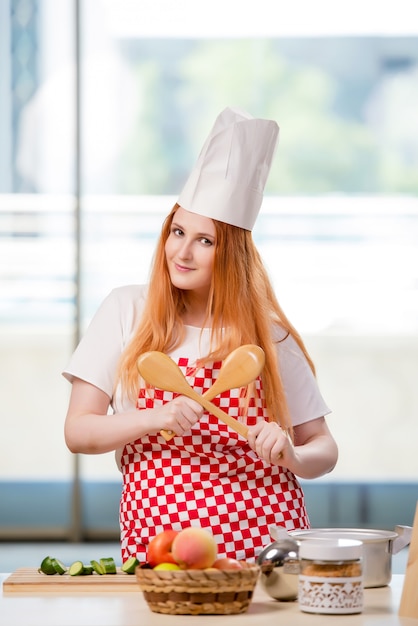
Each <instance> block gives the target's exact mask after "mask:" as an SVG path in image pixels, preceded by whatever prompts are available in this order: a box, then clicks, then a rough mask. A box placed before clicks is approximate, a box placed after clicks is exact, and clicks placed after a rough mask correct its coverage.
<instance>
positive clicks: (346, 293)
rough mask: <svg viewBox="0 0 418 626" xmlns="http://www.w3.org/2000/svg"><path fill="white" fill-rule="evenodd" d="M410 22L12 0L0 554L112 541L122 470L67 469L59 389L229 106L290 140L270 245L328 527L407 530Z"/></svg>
mask: <svg viewBox="0 0 418 626" xmlns="http://www.w3.org/2000/svg"><path fill="white" fill-rule="evenodd" d="M413 4H414V2H413V0H410V1H407V0H397V2H396V3H390V5H388V4H387V3H386V5H382V4H381V3H380V2H377V1H374V0H363V1H362V2H360V1H359V0H351V1H350V2H344V3H341V2H338V3H336V2H333V1H332V0H317V1H315V2H312V1H310V0H306V1H302V0H294V1H293V2H292V3H291V6H289V3H279V2H277V0H257V2H254V1H253V0H239V1H238V0H226V1H225V0H223V1H220V0H211V2H210V3H207V4H203V3H200V2H196V1H193V0H176V2H173V1H172V0H141V1H140V2H139V1H138V0H137V1H135V0H0V398H1V403H0V412H1V413H0V419H1V435H0V540H3V541H18V540H19V541H20V540H22V541H23V540H24V541H28V540H38V541H45V540H47V541H50V540H60V541H69V542H71V541H72V542H76V541H89V540H91V541H103V540H105V541H117V540H118V537H119V528H118V500H119V494H120V487H121V479H120V475H119V472H118V470H117V468H116V465H115V462H114V459H113V455H112V454H109V455H102V456H92V457H87V456H74V455H71V454H70V453H69V452H68V450H67V449H66V446H65V443H64V438H63V423H64V418H65V413H66V408H67V401H68V397H69V384H68V383H67V382H66V381H65V380H64V379H63V378H62V376H61V371H62V370H63V369H64V368H65V366H66V364H67V361H68V359H69V357H70V355H71V353H72V351H73V349H74V347H75V345H76V344H77V342H78V340H79V338H80V337H81V336H82V334H83V332H84V330H85V328H86V325H87V324H88V323H89V320H90V319H91V317H92V315H93V313H94V312H95V310H96V308H97V307H98V305H99V304H100V302H101V301H102V300H103V299H104V297H105V296H106V295H107V294H108V292H109V290H110V289H112V288H113V287H116V286H119V285H123V284H128V283H141V282H146V281H147V277H148V269H149V264H150V260H151V255H152V253H153V250H154V246H155V243H156V239H157V237H158V234H159V228H160V225H161V221H162V219H163V217H165V215H166V214H167V213H168V212H169V210H170V209H171V207H172V205H173V204H174V202H175V200H176V197H177V194H178V193H179V191H180V190H181V188H182V185H183V183H184V182H185V180H186V177H187V175H188V173H189V171H190V169H191V167H192V165H193V164H194V162H195V159H196V158H197V155H198V152H199V150H200V147H201V145H202V143H203V141H204V139H205V138H206V136H207V133H208V132H209V130H210V128H211V126H212V123H213V121H214V119H215V117H216V115H217V114H218V113H219V112H220V111H221V110H222V109H223V108H225V107H226V106H237V107H239V108H242V109H245V110H247V111H248V112H250V113H251V114H252V115H253V116H256V117H267V118H272V119H275V120H277V122H278V124H279V126H280V129H281V131H280V143H279V149H278V151H277V155H276V158H275V162H274V164H273V167H272V171H271V175H270V178H269V181H268V185H267V189H266V197H265V201H264V204H263V207H262V210H261V213H260V217H259V219H258V221H257V224H256V227H255V230H254V238H255V241H256V243H257V245H258V247H259V249H260V252H261V254H262V257H263V258H264V260H265V263H266V265H267V267H268V269H269V272H270V275H271V278H272V280H273V283H274V285H275V288H276V292H277V296H278V298H279V301H280V302H281V304H282V306H283V308H284V310H285V311H286V312H287V314H288V316H289V317H290V319H291V320H292V321H293V322H294V324H295V326H296V327H297V328H298V330H299V331H300V332H301V334H302V336H303V337H304V339H305V341H306V344H307V346H308V348H309V350H310V352H311V354H312V357H313V360H314V362H315V364H316V367H317V374H318V379H319V383H320V387H321V390H322V393H323V395H324V397H325V399H326V401H327V403H328V404H329V405H330V407H331V408H332V410H333V412H332V414H331V415H330V416H329V419H328V422H329V425H330V427H331V429H332V431H333V433H334V435H335V437H336V439H337V441H338V444H339V447H340V460H339V463H338V465H337V467H336V469H335V470H334V472H333V473H332V474H330V475H328V476H325V477H323V478H321V479H318V480H315V481H306V482H304V483H303V484H304V488H305V491H306V497H307V501H308V507H309V510H310V516H311V521H312V524H313V525H314V526H354V527H365V526H368V527H375V528H393V526H394V525H395V524H412V522H413V515H414V512H415V507H416V503H417V500H418V458H417V441H418V426H417V418H418V385H417V383H416V379H417V370H418V22H417V21H416V20H415V19H413ZM103 341H106V337H103ZM58 556H59V555H58Z"/></svg>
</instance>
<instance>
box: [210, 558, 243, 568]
mask: <svg viewBox="0 0 418 626" xmlns="http://www.w3.org/2000/svg"><path fill="white" fill-rule="evenodd" d="M212 567H214V568H215V569H242V564H241V563H240V562H239V561H237V559H232V558H230V557H224V558H221V559H216V561H215V563H214V564H213V565H212Z"/></svg>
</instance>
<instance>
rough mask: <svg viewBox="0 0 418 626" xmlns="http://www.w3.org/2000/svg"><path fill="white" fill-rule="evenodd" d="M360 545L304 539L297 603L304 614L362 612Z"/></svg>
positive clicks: (301, 545)
mask: <svg viewBox="0 0 418 626" xmlns="http://www.w3.org/2000/svg"><path fill="white" fill-rule="evenodd" d="M362 556H363V543H362V542H361V541H355V540H350V539H315V540H313V539H312V540H310V539H304V540H303V541H301V544H300V547H299V561H300V572H299V585H298V602H299V608H300V610H301V611H304V612H306V613H333V614H348V613H361V612H362V610H363V562H362Z"/></svg>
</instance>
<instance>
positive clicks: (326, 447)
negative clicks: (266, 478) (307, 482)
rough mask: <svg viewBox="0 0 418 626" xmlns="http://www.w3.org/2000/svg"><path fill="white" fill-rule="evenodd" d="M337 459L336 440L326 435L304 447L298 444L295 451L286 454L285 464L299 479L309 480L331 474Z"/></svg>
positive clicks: (305, 444)
mask: <svg viewBox="0 0 418 626" xmlns="http://www.w3.org/2000/svg"><path fill="white" fill-rule="evenodd" d="M292 452H293V454H292ZM286 457H287V458H286ZM337 458H338V449H337V445H336V443H335V441H334V439H333V438H332V437H331V436H330V435H327V434H324V435H322V436H319V437H315V438H314V439H312V440H311V441H307V442H305V443H304V444H302V445H297V444H296V445H295V446H294V447H293V451H289V453H288V454H286V453H285V458H284V462H283V464H286V467H288V469H290V471H291V472H293V473H294V474H295V475H296V476H298V477H299V478H306V479H309V478H318V477H319V476H323V475H324V474H328V473H329V472H331V471H332V470H333V469H334V467H335V464H336V462H337ZM287 459H288V462H287V463H286V460H287Z"/></svg>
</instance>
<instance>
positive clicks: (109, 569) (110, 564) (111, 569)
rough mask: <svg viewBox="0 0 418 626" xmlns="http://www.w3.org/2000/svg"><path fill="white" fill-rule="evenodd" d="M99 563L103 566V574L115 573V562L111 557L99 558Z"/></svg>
mask: <svg viewBox="0 0 418 626" xmlns="http://www.w3.org/2000/svg"><path fill="white" fill-rule="evenodd" d="M100 565H101V566H102V567H103V569H104V571H105V574H116V563H115V561H114V559H113V558H112V557H109V558H105V559H100Z"/></svg>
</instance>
